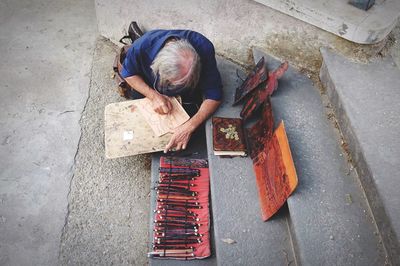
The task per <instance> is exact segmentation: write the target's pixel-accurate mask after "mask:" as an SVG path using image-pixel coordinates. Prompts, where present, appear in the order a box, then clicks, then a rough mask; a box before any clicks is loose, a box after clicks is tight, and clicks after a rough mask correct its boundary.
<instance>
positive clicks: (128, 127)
mask: <svg viewBox="0 0 400 266" xmlns="http://www.w3.org/2000/svg"><path fill="white" fill-rule="evenodd" d="M144 100H145V99H139V100H131V101H125V102H118V103H112V104H109V105H107V106H106V108H105V151H106V157H107V158H109V159H111V158H118V157H124V156H130V155H136V154H142V153H150V152H157V151H162V150H164V148H165V146H166V145H167V144H168V142H169V140H170V138H171V135H172V134H171V133H168V134H165V135H163V136H161V137H157V136H156V135H155V134H154V131H153V130H152V129H151V127H150V126H149V125H148V123H147V122H146V120H145V118H144V117H143V116H142V114H141V113H140V112H139V110H138V107H137V106H138V104H143V103H142V102H143V101H144Z"/></svg>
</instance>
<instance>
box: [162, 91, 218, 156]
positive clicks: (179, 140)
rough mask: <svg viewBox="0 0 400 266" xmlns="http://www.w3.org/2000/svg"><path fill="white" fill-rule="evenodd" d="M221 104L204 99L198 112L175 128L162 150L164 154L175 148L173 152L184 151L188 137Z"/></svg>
mask: <svg viewBox="0 0 400 266" xmlns="http://www.w3.org/2000/svg"><path fill="white" fill-rule="evenodd" d="M220 104H221V102H220V101H215V100H211V99H206V100H204V101H203V103H202V104H201V106H200V109H199V111H198V112H197V113H196V114H195V115H194V116H193V117H192V118H190V119H189V120H188V121H187V122H186V123H184V124H183V125H181V126H179V127H177V128H176V129H175V130H174V134H173V135H172V137H171V140H170V141H169V143H168V144H167V146H166V147H165V149H164V153H166V152H168V151H169V150H170V149H172V148H174V147H175V150H184V149H186V146H187V144H188V142H189V140H190V136H191V135H192V134H193V132H194V131H195V130H196V128H198V127H199V126H200V125H201V124H202V123H203V122H204V121H206V119H207V118H208V117H209V116H210V115H212V114H213V113H214V112H215V111H216V110H217V108H218V106H219V105H220Z"/></svg>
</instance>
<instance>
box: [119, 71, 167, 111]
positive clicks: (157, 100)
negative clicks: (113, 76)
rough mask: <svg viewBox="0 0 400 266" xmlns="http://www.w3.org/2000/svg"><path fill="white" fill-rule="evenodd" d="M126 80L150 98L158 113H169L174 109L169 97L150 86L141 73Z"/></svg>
mask: <svg viewBox="0 0 400 266" xmlns="http://www.w3.org/2000/svg"><path fill="white" fill-rule="evenodd" d="M125 80H126V82H127V83H128V84H129V85H130V86H131V87H132V88H134V89H135V90H137V91H138V92H140V93H141V94H143V95H144V96H145V97H146V98H149V99H150V101H151V103H152V106H153V109H154V111H156V112H157V113H159V114H168V113H169V112H170V111H171V110H172V104H171V102H170V101H169V99H168V97H167V96H165V95H161V94H160V93H158V92H157V91H156V90H155V89H153V88H151V87H149V86H148V85H147V84H146V82H144V80H143V79H142V77H140V76H139V75H134V76H130V77H127V78H125Z"/></svg>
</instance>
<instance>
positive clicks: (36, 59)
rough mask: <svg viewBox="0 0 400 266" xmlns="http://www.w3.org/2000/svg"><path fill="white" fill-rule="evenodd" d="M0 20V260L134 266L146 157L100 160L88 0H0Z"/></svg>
mask: <svg viewBox="0 0 400 266" xmlns="http://www.w3.org/2000/svg"><path fill="white" fill-rule="evenodd" d="M0 25H1V27H0V54H1V65H0V76H1V78H0V91H1V97H0V265H59V264H61V263H62V264H95V263H97V264H111V263H114V264H128V263H129V264H143V263H142V262H143V261H145V259H144V256H145V251H144V250H142V249H141V248H142V247H145V245H146V243H145V242H146V240H147V238H146V237H147V235H146V234H147V221H148V219H147V215H148V208H147V206H148V205H147V204H148V196H147V195H148V190H149V183H148V182H149V164H148V163H146V162H147V160H146V159H148V158H147V157H135V158H127V159H121V160H115V161H108V162H105V161H104V148H103V144H102V141H103V131H102V130H103V113H102V112H103V110H104V105H105V104H106V103H109V102H111V101H117V100H121V99H120V98H119V97H118V96H116V94H115V93H114V91H112V89H113V88H114V87H115V84H114V82H113V81H112V80H111V78H110V74H111V73H110V69H111V65H112V59H113V58H112V56H113V54H114V50H113V49H114V48H113V47H112V46H107V45H105V44H104V41H99V43H100V45H99V46H98V47H97V49H96V53H95V58H94V62H95V66H94V67H93V69H92V61H93V53H94V50H95V49H94V48H95V42H96V37H97V36H98V32H97V27H96V19H95V8H94V3H93V1H91V0H84V1H77V0H72V1H50V0H34V1H28V0H21V1H11V0H8V1H7V0H5V1H1V2H0ZM91 77H95V78H91ZM89 85H90V87H91V97H90V99H89V100H88V97H89ZM85 104H86V109H85V110H84V107H85ZM82 115H83V116H82ZM79 121H80V123H79ZM81 126H82V133H83V134H82V136H81ZM80 139H81V141H80ZM79 141H80V142H79ZM78 145H79V148H78ZM75 156H76V158H75ZM75 160H76V163H75ZM71 180H73V181H72V183H71ZM68 198H69V202H68ZM68 204H69V207H68ZM143 210H146V212H143ZM139 221H143V224H146V225H145V226H143V233H142V234H141V237H140V238H139V239H138V238H137V235H138V234H139V233H138V231H140V228H141V227H140V226H139V225H140V222H139ZM63 228H64V230H63ZM61 238H62V244H60V243H61ZM139 241H140V242H141V243H142V244H141V245H137V243H138V242H139ZM59 259H60V260H61V261H60V260H59Z"/></svg>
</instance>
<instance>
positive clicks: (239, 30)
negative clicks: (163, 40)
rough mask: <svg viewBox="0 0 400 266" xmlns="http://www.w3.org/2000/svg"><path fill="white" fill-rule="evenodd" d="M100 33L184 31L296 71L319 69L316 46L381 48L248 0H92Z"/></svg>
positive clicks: (365, 53)
mask: <svg viewBox="0 0 400 266" xmlns="http://www.w3.org/2000/svg"><path fill="white" fill-rule="evenodd" d="M95 3H96V12H97V21H98V27H99V31H100V33H101V34H102V35H103V36H105V37H107V38H109V39H111V40H112V41H114V42H117V41H118V39H119V38H120V37H121V36H122V35H124V33H125V31H126V29H127V27H128V25H129V22H130V21H131V20H136V21H137V22H138V23H139V25H141V26H142V27H143V28H144V29H145V30H150V29H156V28H185V29H192V30H196V31H198V32H201V33H203V34H204V35H205V36H207V37H208V38H209V39H210V40H211V41H212V42H213V43H214V45H215V48H216V51H217V53H218V54H220V55H223V56H225V57H228V58H230V59H232V60H234V61H236V62H240V63H244V64H248V63H250V48H251V47H253V46H256V47H259V48H260V49H261V50H263V51H265V52H267V53H270V54H272V55H275V56H277V57H278V58H281V59H287V60H289V61H290V62H291V63H292V64H294V65H296V66H297V67H299V68H305V69H308V70H311V71H314V72H317V71H319V67H320V62H321V57H320V53H319V47H320V46H329V47H332V48H335V50H337V51H339V52H341V53H342V54H345V55H346V56H350V57H354V56H355V57H357V58H359V59H363V58H367V57H369V56H370V55H373V54H375V53H376V52H377V51H378V50H380V49H381V47H382V43H380V44H377V45H368V46H366V45H357V44H353V43H351V42H349V41H346V40H344V39H341V38H340V37H337V36H335V35H333V34H331V33H328V32H325V31H322V30H320V29H318V28H316V27H314V26H311V25H309V24H306V23H305V22H302V21H300V20H297V19H295V18H292V17H289V16H287V15H284V14H282V13H280V12H278V11H275V10H273V9H270V8H268V7H266V6H264V5H262V4H259V3H257V2H255V1H250V0H202V1H196V0H165V1H155V0H147V1H144V0H142V1H140V0H114V1H107V0H95Z"/></svg>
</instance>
